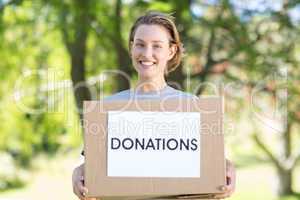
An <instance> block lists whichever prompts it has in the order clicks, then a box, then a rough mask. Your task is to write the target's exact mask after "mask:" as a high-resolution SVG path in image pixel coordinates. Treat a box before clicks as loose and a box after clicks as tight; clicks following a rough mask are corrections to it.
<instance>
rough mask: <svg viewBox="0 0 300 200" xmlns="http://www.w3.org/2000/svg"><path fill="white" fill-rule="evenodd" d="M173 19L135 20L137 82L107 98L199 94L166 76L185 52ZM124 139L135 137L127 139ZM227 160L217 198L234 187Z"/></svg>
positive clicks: (80, 185)
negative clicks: (169, 82)
mask: <svg viewBox="0 0 300 200" xmlns="http://www.w3.org/2000/svg"><path fill="white" fill-rule="evenodd" d="M173 20H174V19H173V17H172V16H170V15H167V14H164V13H159V12H149V13H147V14H145V15H143V16H141V17H139V18H138V19H137V20H136V22H135V23H134V25H133V26H132V28H131V31H130V35H129V52H130V55H131V60H132V64H133V66H134V68H135V70H136V71H137V73H138V82H137V85H136V86H135V87H134V88H131V89H130V90H124V91H121V92H119V93H117V94H114V95H112V96H110V97H107V98H106V99H105V100H129V99H130V98H132V97H134V98H137V99H153V98H154V99H163V98H177V99H178V98H197V97H196V96H194V95H192V94H188V93H185V92H182V91H180V90H176V89H174V88H172V87H170V86H168V85H167V83H166V80H165V76H166V75H167V74H168V73H169V72H171V71H173V70H174V69H176V67H177V66H178V65H179V64H180V62H181V58H182V54H183V47H182V43H181V41H180V37H179V33H178V31H177V28H176V26H175V24H174V21H173ZM125 142H126V143H128V142H132V141H129V140H128V139H127V140H126V141H125ZM125 142H124V145H125ZM171 142H173V143H174V144H175V145H176V146H177V145H178V144H182V145H187V144H186V143H183V142H181V143H180V142H177V141H171ZM127 145H128V144H127ZM130 145H131V143H130ZM132 145H133V143H132ZM151 145H152V144H151ZM167 145H168V143H167ZM169 145H171V143H169ZM192 145H193V144H192ZM187 146H188V145H187ZM126 148H127V147H126ZM226 164H227V180H228V186H227V187H225V188H224V193H223V194H221V195H220V196H218V197H217V198H224V197H228V196H230V195H231V194H232V192H233V191H234V183H235V175H234V171H235V170H234V168H233V167H232V165H231V163H230V162H227V163H226ZM83 165H84V164H82V165H80V166H78V167H77V168H75V169H74V171H73V178H72V181H73V190H74V193H75V194H76V195H77V196H78V197H79V198H80V199H87V198H85V194H86V193H87V192H88V191H87V188H85V187H84V180H83V174H84V167H83Z"/></svg>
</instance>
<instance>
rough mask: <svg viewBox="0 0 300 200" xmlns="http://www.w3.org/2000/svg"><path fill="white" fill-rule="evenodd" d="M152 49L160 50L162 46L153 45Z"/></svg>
mask: <svg viewBox="0 0 300 200" xmlns="http://www.w3.org/2000/svg"><path fill="white" fill-rule="evenodd" d="M153 47H154V48H155V49H160V48H162V46H161V45H159V44H155V45H153Z"/></svg>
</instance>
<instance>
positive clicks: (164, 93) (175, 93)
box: [104, 85, 198, 101]
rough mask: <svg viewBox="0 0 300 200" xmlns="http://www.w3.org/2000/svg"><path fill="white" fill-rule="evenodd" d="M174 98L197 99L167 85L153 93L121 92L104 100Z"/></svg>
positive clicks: (129, 90) (130, 90) (131, 90)
mask: <svg viewBox="0 0 300 200" xmlns="http://www.w3.org/2000/svg"><path fill="white" fill-rule="evenodd" d="M174 98H195V99H197V98H198V97H197V96H195V95H193V94H190V93H186V92H182V91H180V90H177V89H175V88H172V87H170V86H168V85H167V86H165V87H164V88H163V89H161V90H159V91H153V92H139V91H135V90H133V89H128V90H123V91H121V92H118V93H116V94H113V95H111V96H108V97H106V98H104V100H108V101H110V100H129V99H139V100H143V99H174Z"/></svg>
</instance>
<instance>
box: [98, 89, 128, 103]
mask: <svg viewBox="0 0 300 200" xmlns="http://www.w3.org/2000/svg"><path fill="white" fill-rule="evenodd" d="M130 94H131V91H130V90H123V91H121V92H118V93H115V94H113V95H110V96H107V97H105V98H104V99H103V100H104V101H111V100H127V99H129V98H130Z"/></svg>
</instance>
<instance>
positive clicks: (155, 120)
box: [107, 111, 201, 177]
mask: <svg viewBox="0 0 300 200" xmlns="http://www.w3.org/2000/svg"><path fill="white" fill-rule="evenodd" d="M200 135H201V134H200V113H199V112H148V111H142V112H139V111H125V112H124V111H122V112H118V111H109V112H108V137H107V139H108V140H107V176H113V177H116V176H117V177H200V149H201V148H200V144H201V143H200Z"/></svg>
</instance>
